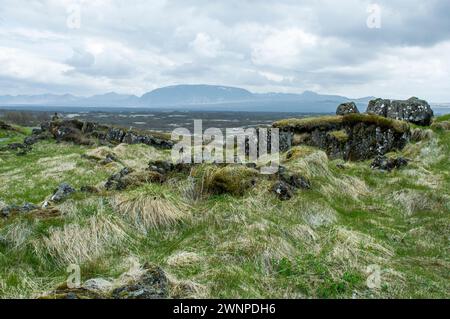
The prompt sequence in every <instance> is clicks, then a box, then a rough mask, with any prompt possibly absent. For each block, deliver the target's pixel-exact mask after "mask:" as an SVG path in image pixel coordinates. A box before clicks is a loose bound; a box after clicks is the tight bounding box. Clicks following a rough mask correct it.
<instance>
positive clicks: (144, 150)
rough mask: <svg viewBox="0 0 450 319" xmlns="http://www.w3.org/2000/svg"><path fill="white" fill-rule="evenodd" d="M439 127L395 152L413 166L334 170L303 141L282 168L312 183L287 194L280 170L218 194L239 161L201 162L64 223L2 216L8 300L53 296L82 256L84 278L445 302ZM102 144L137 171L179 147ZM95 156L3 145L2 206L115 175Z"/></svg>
mask: <svg viewBox="0 0 450 319" xmlns="http://www.w3.org/2000/svg"><path fill="white" fill-rule="evenodd" d="M424 131H426V130H424ZM426 134H428V133H426ZM430 135H431V136H427V137H426V138H425V139H421V140H420V141H418V142H415V143H410V144H408V146H407V147H406V148H405V149H404V150H403V151H398V152H395V153H392V154H389V155H392V156H403V157H407V158H408V159H409V160H410V163H409V164H408V166H407V167H405V168H404V169H402V170H397V171H393V172H390V173H387V172H379V171H374V170H372V169H370V161H365V162H355V163H345V165H339V167H337V164H338V163H340V164H342V161H330V160H329V159H328V158H327V156H326V154H325V153H324V152H322V151H320V150H318V149H316V148H313V147H306V146H303V145H299V146H297V147H294V148H293V149H291V150H290V151H289V152H286V153H285V154H282V156H281V160H282V165H284V166H286V167H287V168H288V169H289V171H292V172H295V173H298V174H300V175H302V176H304V177H307V178H309V179H310V181H311V186H312V187H311V189H310V190H308V191H306V190H305V191H303V190H299V191H298V192H296V193H295V194H294V196H293V197H292V198H291V199H290V200H289V201H283V202H281V201H279V200H278V199H277V198H276V196H274V195H273V194H272V193H271V192H270V186H271V185H272V183H273V179H270V177H269V178H267V177H265V178H259V176H256V178H257V180H258V181H257V183H256V184H254V185H252V186H251V187H248V188H245V191H243V192H238V193H239V195H235V194H233V192H228V191H227V192H222V191H220V192H216V191H213V188H212V186H211V185H213V184H214V181H215V178H216V177H217V176H219V175H220V178H219V180H220V181H221V182H223V183H224V184H226V185H228V179H224V178H222V175H227V176H228V175H229V176H233V178H234V179H235V180H237V179H239V178H240V179H241V180H244V179H243V178H241V177H240V176H241V174H240V173H241V172H235V171H234V169H235V167H233V166H232V165H231V166H230V168H228V169H229V170H230V171H231V172H226V174H224V172H225V171H226V170H225V168H226V166H225V165H223V166H216V165H209V164H204V165H196V166H195V167H194V168H193V169H192V172H191V174H190V176H189V177H188V178H186V174H184V173H183V174H173V176H170V177H169V179H168V180H166V181H165V182H164V183H162V184H160V183H146V184H144V185H142V186H136V187H135V188H133V189H128V188H127V189H126V190H122V191H116V190H111V191H109V192H99V193H95V194H90V193H81V192H78V193H76V194H74V195H73V196H72V197H71V198H70V199H68V200H66V201H65V202H63V203H61V204H59V205H58V206H57V207H56V208H57V209H59V210H60V211H61V212H62V216H61V217H60V218H55V219H50V218H40V219H35V218H33V217H32V216H27V215H26V214H25V215H19V216H17V217H15V218H13V219H7V220H3V219H0V297H32V296H35V295H37V294H39V293H42V292H44V291H50V290H51V289H52V288H53V287H55V286H56V285H57V284H58V283H61V282H64V281H65V279H66V277H67V274H66V273H65V268H66V266H67V264H68V263H69V262H70V263H72V262H75V263H81V267H82V278H83V280H86V279H89V278H99V277H101V278H106V279H108V280H109V279H110V278H117V279H115V280H111V282H112V283H113V287H116V285H122V284H124V283H127V282H131V281H132V279H133V278H138V277H139V275H140V274H142V271H143V268H142V265H143V264H145V263H147V262H149V263H152V264H156V265H159V266H161V267H163V269H164V271H165V272H166V273H167V276H168V278H169V284H170V296H171V297H177V296H178V297H181V298H198V297H206V298H211V297H215V298H219V297H223V298H232V297H236V298H258V297H260V298H283V297H288V298H299V297H300V298H318V297H320V298H352V297H353V298H377V297H381V298H411V297H418V298H424V297H437V298H448V297H449V293H448V292H449V291H450V285H449V283H448V271H449V269H450V268H449V263H448V233H449V230H450V222H449V220H450V219H449V216H450V196H449V195H448V189H449V188H450V184H449V183H450V175H449V166H448V157H449V154H450V146H449V145H450V135H449V133H448V132H447V131H443V130H439V129H434V128H433V134H430ZM106 149H107V150H108V151H111V152H114V153H115V154H116V155H117V156H118V157H119V159H120V160H121V161H128V162H127V165H128V164H132V165H134V166H133V168H135V170H136V171H143V169H144V168H145V167H147V164H148V159H149V158H154V157H158V158H159V157H161V158H167V157H168V156H169V155H170V154H169V153H168V152H166V151H160V150H156V151H155V150H154V149H153V148H152V147H148V146H146V145H118V146H116V147H115V148H105V150H106ZM90 150H95V148H91V147H86V146H79V145H72V144H67V143H60V144H58V145H57V144H54V143H52V142H49V141H42V142H39V143H37V144H36V145H35V146H34V147H33V150H32V151H31V152H30V153H29V154H27V155H26V156H25V157H17V156H16V155H15V154H13V153H10V152H3V153H2V154H0V160H1V163H2V165H1V166H0V178H1V180H2V181H4V184H0V191H1V194H0V200H1V201H3V202H4V203H5V204H11V203H16V204H18V205H21V204H23V202H25V201H30V202H34V203H38V202H40V201H41V200H42V199H44V198H45V197H46V196H48V195H49V194H50V193H51V192H52V191H53V189H54V188H55V187H56V186H57V185H58V184H59V183H60V182H62V181H67V182H68V183H70V184H71V185H72V186H73V187H75V188H77V189H78V188H79V187H80V186H82V185H91V186H92V185H98V184H99V183H104V181H105V180H106V179H107V178H108V176H110V175H111V171H110V169H108V167H105V166H101V165H96V163H95V162H93V161H89V160H86V159H83V158H82V157H81V156H80V155H82V154H85V153H86V152H89V151H90ZM153 152H155V153H153ZM74 154H75V155H76V156H74ZM39 160H41V161H40V162H39V163H38V161H39ZM58 161H61V162H62V161H68V162H74V163H75V164H76V165H75V168H74V169H73V170H64V171H63V170H61V171H60V175H55V177H54V178H53V179H43V178H42V176H41V174H40V173H41V171H42V170H46V169H52V168H53V167H55V172H56V174H58V169H57V167H58V165H61V164H60V163H58ZM114 165H117V166H118V167H116V168H115V169H114V171H117V170H118V168H121V167H122V166H123V164H121V163H114ZM130 166H131V165H130ZM62 167H63V168H64V166H62ZM219 171H220V174H218V172H219ZM82 172H84V173H82ZM80 173H82V174H81V175H80ZM228 173H229V174H228ZM216 174H218V175H216ZM244 176H246V174H245V172H244ZM249 177H250V178H249V180H252V178H253V173H252V174H249ZM233 178H231V179H230V180H231V182H232V183H231V184H233V183H234V180H233ZM225 181H227V182H226V183H225ZM238 188H240V187H238ZM155 198H156V200H155ZM155 201H156V205H155ZM185 202H187V203H189V206H187V205H186V204H184V203H185ZM146 207H147V208H148V207H150V208H149V209H146ZM167 212H169V217H167V215H166V213H167ZM155 214H156V215H155ZM130 255H131V256H134V257H132V258H130V259H127V256H130ZM370 265H377V266H379V268H380V270H381V287H380V288H379V289H378V288H376V289H371V288H369V287H368V286H367V285H366V279H367V278H368V276H369V273H368V272H367V269H368V266H370Z"/></svg>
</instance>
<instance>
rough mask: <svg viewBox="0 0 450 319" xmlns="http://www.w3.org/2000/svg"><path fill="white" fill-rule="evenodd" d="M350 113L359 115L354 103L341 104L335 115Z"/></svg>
mask: <svg viewBox="0 0 450 319" xmlns="http://www.w3.org/2000/svg"><path fill="white" fill-rule="evenodd" d="M351 113H359V110H358V107H357V106H356V104H355V102H347V103H342V104H340V105H339V106H338V107H337V110H336V115H346V114H351Z"/></svg>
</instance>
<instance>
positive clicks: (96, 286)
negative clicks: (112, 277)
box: [81, 278, 113, 293]
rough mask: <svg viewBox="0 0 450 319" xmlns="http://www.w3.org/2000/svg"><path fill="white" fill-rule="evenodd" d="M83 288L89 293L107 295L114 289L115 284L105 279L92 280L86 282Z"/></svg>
mask: <svg viewBox="0 0 450 319" xmlns="http://www.w3.org/2000/svg"><path fill="white" fill-rule="evenodd" d="M81 287H82V288H83V289H86V290H88V291H92V292H102V293H105V292H107V291H109V290H111V289H112V287H113V284H112V282H110V281H108V280H106V279H103V278H91V279H88V280H86V281H85V282H84V283H83V285H82V286H81Z"/></svg>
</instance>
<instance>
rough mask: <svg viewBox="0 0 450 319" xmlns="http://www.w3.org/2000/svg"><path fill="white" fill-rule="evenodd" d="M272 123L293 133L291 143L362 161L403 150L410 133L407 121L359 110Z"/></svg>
mask: <svg viewBox="0 0 450 319" xmlns="http://www.w3.org/2000/svg"><path fill="white" fill-rule="evenodd" d="M273 125H274V126H275V127H278V128H280V129H281V130H288V131H292V132H294V143H295V142H298V143H297V144H301V143H304V144H306V145H310V146H315V147H319V148H321V149H323V150H325V151H326V152H327V154H328V156H330V157H331V158H332V159H334V158H342V159H345V160H365V159H368V158H373V157H375V156H377V155H383V154H385V153H387V152H390V151H392V150H397V149H402V148H403V147H404V146H405V145H406V143H407V142H408V140H409V135H410V127H409V125H408V123H406V122H403V121H398V120H395V119H390V118H385V117H382V116H378V115H368V114H358V113H351V114H346V115H344V116H320V117H313V118H301V119H288V120H281V121H278V122H275V123H274V124H273ZM300 137H301V138H300Z"/></svg>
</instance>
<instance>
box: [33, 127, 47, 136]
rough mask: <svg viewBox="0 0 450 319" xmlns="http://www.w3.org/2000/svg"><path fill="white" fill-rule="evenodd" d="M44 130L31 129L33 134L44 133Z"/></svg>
mask: <svg viewBox="0 0 450 319" xmlns="http://www.w3.org/2000/svg"><path fill="white" fill-rule="evenodd" d="M43 132H44V131H43V130H42V128H34V129H33V130H32V131H31V135H39V134H42V133H43Z"/></svg>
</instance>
